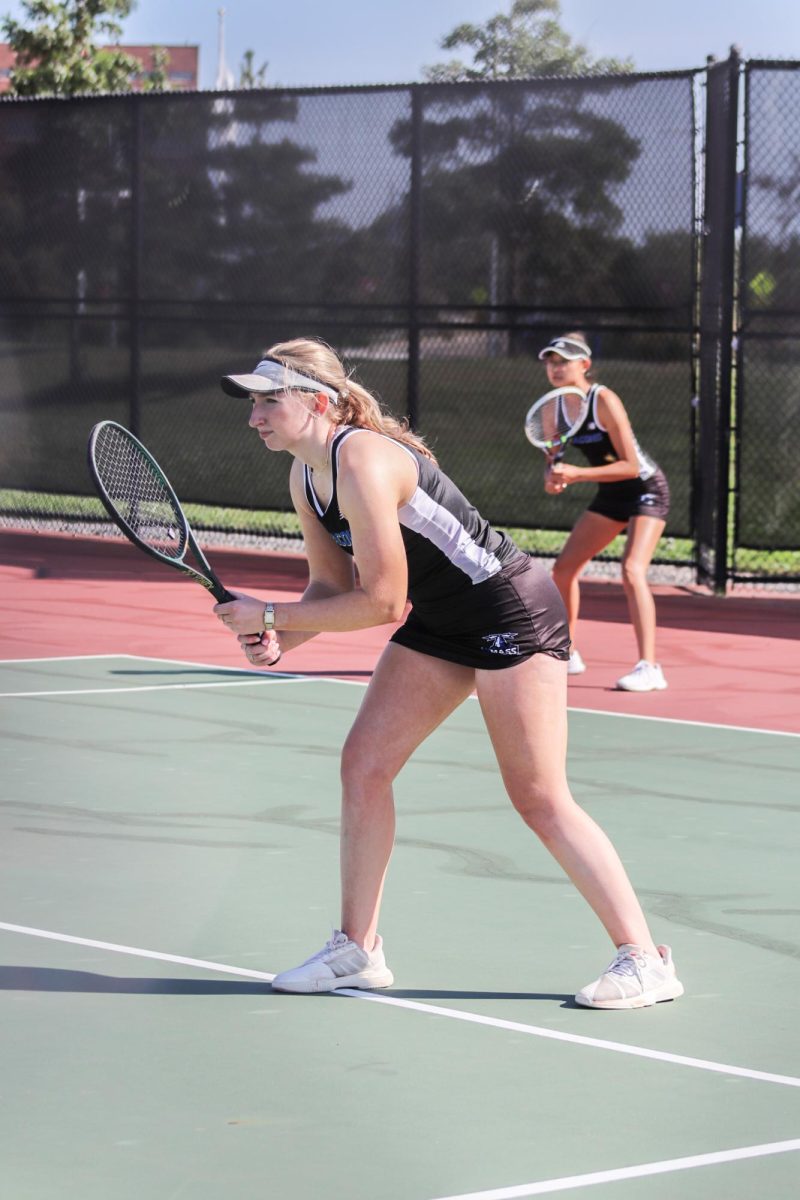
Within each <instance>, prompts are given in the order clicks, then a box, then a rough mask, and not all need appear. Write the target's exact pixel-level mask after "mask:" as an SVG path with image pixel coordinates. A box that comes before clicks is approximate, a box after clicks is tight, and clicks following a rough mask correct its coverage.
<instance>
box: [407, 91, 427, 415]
mask: <svg viewBox="0 0 800 1200" xmlns="http://www.w3.org/2000/svg"><path fill="white" fill-rule="evenodd" d="M422 119H423V111H422V88H421V87H420V86H419V85H418V84H412V85H411V179H410V183H409V197H408V203H409V228H408V383H407V388H408V392H407V396H406V414H407V416H408V421H409V424H410V426H411V428H412V429H416V428H418V424H419V383H420V380H419V369H420V368H419V364H420V344H419V343H420V328H419V324H420V322H419V295H420V268H421V265H422Z"/></svg>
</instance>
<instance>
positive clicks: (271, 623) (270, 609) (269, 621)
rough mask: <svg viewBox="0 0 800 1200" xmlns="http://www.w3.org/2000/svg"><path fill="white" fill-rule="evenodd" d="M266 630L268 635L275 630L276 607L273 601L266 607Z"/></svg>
mask: <svg viewBox="0 0 800 1200" xmlns="http://www.w3.org/2000/svg"><path fill="white" fill-rule="evenodd" d="M264 628H265V630H266V631H267V633H269V632H270V630H272V629H274V628H275V605H274V604H273V603H272V601H271V600H268V601H267V603H266V604H265V605H264Z"/></svg>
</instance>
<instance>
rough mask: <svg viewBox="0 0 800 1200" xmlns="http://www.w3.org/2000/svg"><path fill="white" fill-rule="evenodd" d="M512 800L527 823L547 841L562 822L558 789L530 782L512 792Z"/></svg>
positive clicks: (538, 835)
mask: <svg viewBox="0 0 800 1200" xmlns="http://www.w3.org/2000/svg"><path fill="white" fill-rule="evenodd" d="M511 801H512V803H513V805H514V808H515V809H516V810H517V812H518V813H519V815H520V816H521V817H522V819H523V821H524V822H525V824H526V825H527V826H528V827H529V828H530V829H532V830H533V832H534V833H535V834H536V835H537V837H539V838H541V840H542V841H543V842H545V843H547V842H548V841H549V840H550V839H551V837H552V836H553V835H554V834H555V832H556V831H557V829H558V828H559V826H560V823H561V810H562V803H561V797H560V794H559V793H557V791H556V789H555V788H553V787H548V786H545V785H543V784H542V785H537V784H535V783H534V784H531V783H528V784H527V786H525V787H524V788H520V789H516V790H515V791H513V792H512V793H511Z"/></svg>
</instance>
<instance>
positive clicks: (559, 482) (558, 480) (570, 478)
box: [549, 462, 579, 492]
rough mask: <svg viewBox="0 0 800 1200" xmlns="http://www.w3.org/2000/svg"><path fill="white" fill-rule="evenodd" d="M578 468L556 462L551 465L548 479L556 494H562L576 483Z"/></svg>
mask: <svg viewBox="0 0 800 1200" xmlns="http://www.w3.org/2000/svg"><path fill="white" fill-rule="evenodd" d="M578 472H579V468H578V467H573V466H572V464H571V463H565V462H557V463H553V465H552V467H551V468H550V471H549V479H550V482H551V484H552V485H553V489H554V491H556V492H563V491H564V489H565V488H566V487H568V486H569V484H571V483H577V482H578V479H579V474H578Z"/></svg>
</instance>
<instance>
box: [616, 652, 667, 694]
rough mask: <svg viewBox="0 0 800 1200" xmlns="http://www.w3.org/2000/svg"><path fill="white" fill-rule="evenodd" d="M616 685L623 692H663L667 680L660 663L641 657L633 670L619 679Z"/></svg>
mask: <svg viewBox="0 0 800 1200" xmlns="http://www.w3.org/2000/svg"><path fill="white" fill-rule="evenodd" d="M616 686H617V687H618V688H619V689H620V691H623V692H663V690H664V688H665V687H666V686H667V681H666V679H665V678H664V672H663V671H662V670H661V667H660V666H659V665H658V663H651V662H648V661H647V659H646V658H640V659H639V661H638V662H637V664H636V666H635V667H634V668H633V670H632V671H629V672H628V674H627V675H623V676H622V678H621V679H618V680H617V684H616Z"/></svg>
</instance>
